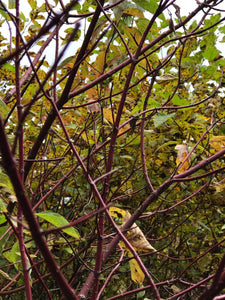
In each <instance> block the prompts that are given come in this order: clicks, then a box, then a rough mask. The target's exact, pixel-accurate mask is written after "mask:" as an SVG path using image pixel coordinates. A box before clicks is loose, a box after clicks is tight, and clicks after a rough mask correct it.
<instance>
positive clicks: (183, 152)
mask: <svg viewBox="0 0 225 300" xmlns="http://www.w3.org/2000/svg"><path fill="white" fill-rule="evenodd" d="M175 150H177V151H178V152H177V159H176V165H177V167H179V165H181V164H182V162H183V161H184V160H185V158H186V156H187V155H188V147H187V145H183V144H180V145H176V147H175ZM189 164H190V160H189V159H187V160H186V161H185V162H184V164H182V165H181V166H180V167H179V168H178V171H177V173H178V174H180V173H183V172H184V171H186V170H187V169H188V168H189Z"/></svg>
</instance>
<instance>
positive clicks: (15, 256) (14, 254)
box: [3, 242, 21, 270]
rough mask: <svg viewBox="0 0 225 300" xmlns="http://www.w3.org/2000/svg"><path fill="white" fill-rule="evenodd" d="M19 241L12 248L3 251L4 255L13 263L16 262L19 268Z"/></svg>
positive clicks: (16, 266)
mask: <svg viewBox="0 0 225 300" xmlns="http://www.w3.org/2000/svg"><path fill="white" fill-rule="evenodd" d="M19 253H20V250H19V244H18V242H15V243H14V245H13V246H12V248H11V249H10V250H9V251H6V252H4V253H3V255H4V257H5V258H6V259H7V260H8V261H9V262H11V263H13V264H14V267H15V268H16V269H17V270H18V268H19V265H18V263H17V264H16V262H18V261H19V260H20V259H21V256H20V254H19Z"/></svg>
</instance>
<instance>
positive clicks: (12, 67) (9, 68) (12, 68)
mask: <svg viewBox="0 0 225 300" xmlns="http://www.w3.org/2000/svg"><path fill="white" fill-rule="evenodd" d="M3 67H4V69H6V70H9V71H11V72H13V73H15V66H13V65H11V64H10V63H8V62H7V63H5V64H4V66H3Z"/></svg>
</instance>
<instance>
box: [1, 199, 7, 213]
mask: <svg viewBox="0 0 225 300" xmlns="http://www.w3.org/2000/svg"><path fill="white" fill-rule="evenodd" d="M4 212H7V208H6V204H5V202H4V201H3V200H2V199H1V198H0V213H4Z"/></svg>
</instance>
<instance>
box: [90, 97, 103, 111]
mask: <svg viewBox="0 0 225 300" xmlns="http://www.w3.org/2000/svg"><path fill="white" fill-rule="evenodd" d="M93 101H94V99H90V100H89V101H88V103H89V102H93ZM87 111H88V112H89V113H90V114H97V113H99V112H101V106H100V104H99V103H98V102H95V103H91V104H88V106H87Z"/></svg>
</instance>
